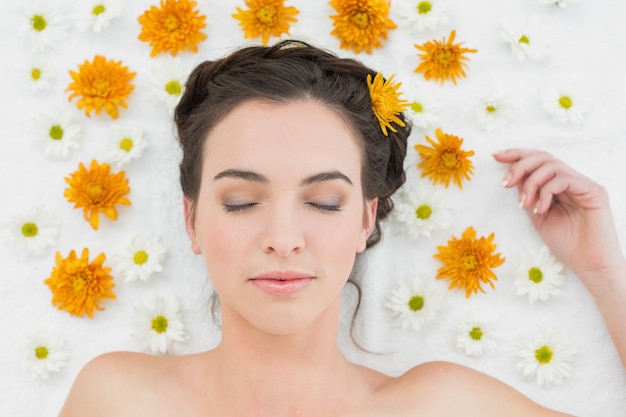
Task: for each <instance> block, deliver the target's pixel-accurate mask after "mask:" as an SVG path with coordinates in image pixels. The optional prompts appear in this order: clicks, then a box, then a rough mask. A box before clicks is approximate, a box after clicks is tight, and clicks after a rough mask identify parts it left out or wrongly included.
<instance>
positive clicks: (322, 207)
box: [306, 202, 341, 211]
mask: <svg viewBox="0 0 626 417" xmlns="http://www.w3.org/2000/svg"><path fill="white" fill-rule="evenodd" d="M306 204H307V205H308V206H310V207H313V208H315V209H318V210H322V211H341V204H319V203H312V202H308V203H306Z"/></svg>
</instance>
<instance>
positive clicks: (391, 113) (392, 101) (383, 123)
mask: <svg viewBox="0 0 626 417" xmlns="http://www.w3.org/2000/svg"><path fill="white" fill-rule="evenodd" d="M392 79H393V75H391V77H389V79H387V81H385V79H384V78H383V75H382V74H381V73H380V72H379V73H378V74H376V77H374V82H372V76H371V75H370V74H367V86H368V87H369V90H370V97H371V98H372V110H373V111H374V114H375V115H376V118H377V119H378V122H379V123H380V128H381V129H382V131H383V133H384V135H385V136H388V133H387V128H389V130H391V131H392V132H397V130H396V129H395V128H394V127H393V126H391V122H394V123H397V124H399V125H400V126H406V125H405V124H404V122H403V121H402V120H401V119H400V118H398V116H397V114H400V113H402V112H403V111H404V110H405V109H406V108H407V107H409V102H408V101H406V100H400V98H399V97H400V95H401V94H402V93H401V92H398V88H400V86H402V83H400V82H397V83H394V82H392V81H391V80H392Z"/></svg>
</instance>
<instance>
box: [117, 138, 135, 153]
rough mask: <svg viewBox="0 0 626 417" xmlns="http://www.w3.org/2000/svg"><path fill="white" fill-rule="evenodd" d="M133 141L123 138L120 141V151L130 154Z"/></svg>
mask: <svg viewBox="0 0 626 417" xmlns="http://www.w3.org/2000/svg"><path fill="white" fill-rule="evenodd" d="M133 145H134V143H133V140H132V139H131V138H124V139H122V140H121V141H120V149H121V150H123V151H126V152H130V150H131V149H133Z"/></svg>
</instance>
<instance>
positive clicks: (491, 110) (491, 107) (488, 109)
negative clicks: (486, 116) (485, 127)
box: [485, 104, 498, 113]
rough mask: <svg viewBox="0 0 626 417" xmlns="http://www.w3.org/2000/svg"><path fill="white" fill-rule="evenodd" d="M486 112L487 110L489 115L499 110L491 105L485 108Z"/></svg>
mask: <svg viewBox="0 0 626 417" xmlns="http://www.w3.org/2000/svg"><path fill="white" fill-rule="evenodd" d="M485 110H487V113H495V112H496V110H498V109H497V108H496V106H494V105H492V104H490V105H488V106H487V107H485Z"/></svg>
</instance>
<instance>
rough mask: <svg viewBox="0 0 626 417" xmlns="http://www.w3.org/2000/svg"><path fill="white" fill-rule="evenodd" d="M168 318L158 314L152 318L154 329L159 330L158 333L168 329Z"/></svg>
mask: <svg viewBox="0 0 626 417" xmlns="http://www.w3.org/2000/svg"><path fill="white" fill-rule="evenodd" d="M167 324H168V323H167V318H166V317H163V316H156V317H155V318H153V319H152V330H154V331H155V332H157V333H158V334H161V333H164V332H165V331H167Z"/></svg>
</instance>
